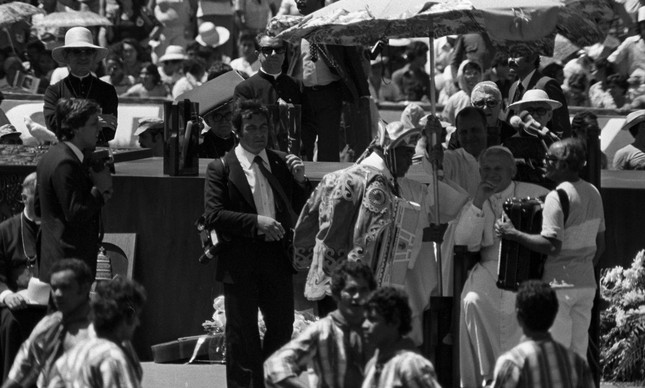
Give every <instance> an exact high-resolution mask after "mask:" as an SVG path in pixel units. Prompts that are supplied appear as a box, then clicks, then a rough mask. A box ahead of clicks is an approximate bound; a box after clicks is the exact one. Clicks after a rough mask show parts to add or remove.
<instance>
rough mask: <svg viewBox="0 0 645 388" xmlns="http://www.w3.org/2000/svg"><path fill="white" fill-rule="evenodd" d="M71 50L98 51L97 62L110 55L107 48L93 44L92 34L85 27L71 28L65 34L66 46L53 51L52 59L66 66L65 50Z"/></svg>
mask: <svg viewBox="0 0 645 388" xmlns="http://www.w3.org/2000/svg"><path fill="white" fill-rule="evenodd" d="M69 48H91V49H94V50H95V51H96V58H94V60H95V61H96V62H98V61H100V60H102V59H103V58H105V57H106V56H107V54H108V49H106V48H105V47H101V46H97V45H95V44H94V43H93V39H92V33H91V32H90V30H88V29H87V28H85V27H73V28H70V29H69V30H68V31H67V33H66V34H65V45H63V46H60V47H56V48H55V49H54V50H53V51H52V58H54V60H55V61H56V62H59V63H64V64H66V63H67V61H66V60H65V55H64V50H65V49H69Z"/></svg>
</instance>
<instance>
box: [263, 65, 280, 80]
mask: <svg viewBox="0 0 645 388" xmlns="http://www.w3.org/2000/svg"><path fill="white" fill-rule="evenodd" d="M260 71H261V72H262V73H264V74H266V75H268V76H270V77H273V79H278V77H279V76H280V74H282V72H279V73H278V74H271V73H267V72H266V71H264V68H262V67H260Z"/></svg>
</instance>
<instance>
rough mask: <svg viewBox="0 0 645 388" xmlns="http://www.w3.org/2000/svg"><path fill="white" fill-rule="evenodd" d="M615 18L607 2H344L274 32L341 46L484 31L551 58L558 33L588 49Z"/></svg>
mask: <svg viewBox="0 0 645 388" xmlns="http://www.w3.org/2000/svg"><path fill="white" fill-rule="evenodd" d="M612 18H613V11H612V9H611V7H610V4H609V2H608V1H607V0H437V1H419V0H377V1H374V0H341V1H338V2H336V3H333V4H331V5H329V6H327V7H324V8H322V9H320V10H318V11H316V12H314V13H313V14H311V15H308V16H305V17H303V18H301V19H295V18H293V17H290V18H285V19H281V18H277V19H274V20H273V21H272V23H271V25H270V28H271V29H272V32H274V33H276V34H277V35H278V36H279V37H280V38H283V39H285V40H288V41H291V42H298V41H300V39H302V38H306V39H307V40H308V41H310V42H311V43H327V44H340V45H371V44H373V43H375V42H376V41H377V40H379V39H383V38H407V37H423V36H433V37H439V36H445V35H453V34H465V33H477V32H485V33H488V35H489V36H490V37H491V39H492V40H493V41H494V42H497V43H498V44H500V45H503V46H508V45H510V44H512V43H513V42H517V41H522V42H526V41H532V42H536V41H538V42H539V41H541V40H542V41H543V42H544V43H543V44H545V45H547V46H546V47H545V48H542V49H540V50H539V51H541V52H542V53H544V54H547V55H549V54H551V53H552V51H553V39H554V36H555V33H556V32H558V33H560V34H562V35H563V36H565V37H566V38H567V39H569V40H570V41H571V42H574V43H575V44H578V45H581V46H585V45H589V44H592V43H595V42H597V41H599V40H601V39H604V37H605V36H606V33H607V30H608V28H609V24H610V22H611V20H612Z"/></svg>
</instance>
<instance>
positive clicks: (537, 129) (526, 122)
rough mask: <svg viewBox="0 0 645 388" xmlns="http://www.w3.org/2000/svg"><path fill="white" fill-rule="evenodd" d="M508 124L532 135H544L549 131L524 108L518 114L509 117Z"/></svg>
mask: <svg viewBox="0 0 645 388" xmlns="http://www.w3.org/2000/svg"><path fill="white" fill-rule="evenodd" d="M510 124H511V126H512V127H513V128H515V129H523V130H524V132H526V133H527V134H529V135H532V136H546V134H547V133H548V132H549V129H548V128H546V127H545V126H543V125H542V124H540V122H539V121H537V120H535V119H534V118H533V116H531V114H530V113H529V112H528V111H526V110H524V111H522V113H520V115H519V116H513V117H511V120H510Z"/></svg>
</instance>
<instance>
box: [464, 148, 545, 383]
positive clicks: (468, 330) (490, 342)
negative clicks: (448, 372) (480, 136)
mask: <svg viewBox="0 0 645 388" xmlns="http://www.w3.org/2000/svg"><path fill="white" fill-rule="evenodd" d="M479 165H480V167H479V173H480V175H481V182H480V183H479V185H478V186H477V191H476V192H475V195H474V197H473V199H472V201H470V202H469V203H467V204H466V205H465V207H464V210H463V211H462V213H461V216H460V218H459V221H458V223H457V227H456V231H455V244H457V245H466V246H467V247H468V250H469V251H471V252H476V251H479V252H480V253H481V260H480V261H479V262H478V263H477V264H475V266H474V267H473V269H472V270H471V272H470V274H469V276H468V279H467V280H466V283H465V284H464V288H463V291H462V294H461V299H462V309H461V316H460V320H459V369H460V372H461V373H460V374H461V387H465V388H474V387H481V386H482V383H483V382H486V383H489V382H490V381H492V379H493V372H494V368H495V360H496V359H497V357H499V356H500V355H502V353H504V352H505V351H508V350H510V349H511V348H513V347H514V346H515V345H517V343H518V341H519V339H520V337H521V330H520V327H519V326H518V324H517V321H516V319H515V314H514V307H515V294H514V293H513V292H511V291H505V290H502V289H500V288H498V287H497V285H496V282H497V265H498V258H499V252H500V244H501V239H500V238H499V237H498V236H497V235H496V234H495V230H494V226H495V221H496V220H497V219H499V218H500V217H501V216H502V213H503V209H502V204H503V203H504V201H506V199H508V198H511V197H517V198H524V197H538V196H540V195H545V194H546V193H547V192H548V190H546V189H545V188H543V187H540V186H537V185H534V184H531V183H524V182H516V181H514V180H513V176H514V175H515V172H516V167H515V158H514V156H513V154H512V153H511V151H509V150H508V148H505V147H502V146H493V147H489V148H487V149H486V150H485V151H484V152H482V154H481V155H480V157H479Z"/></svg>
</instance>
